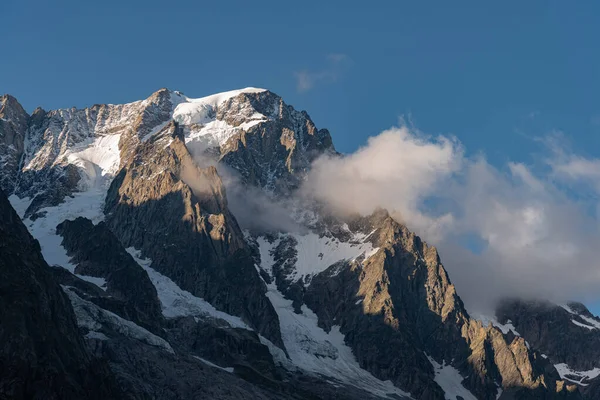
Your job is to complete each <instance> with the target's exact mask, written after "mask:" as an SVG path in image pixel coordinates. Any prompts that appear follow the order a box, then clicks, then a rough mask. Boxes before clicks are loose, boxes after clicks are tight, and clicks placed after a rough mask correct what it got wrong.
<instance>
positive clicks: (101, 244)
mask: <svg viewBox="0 0 600 400" xmlns="http://www.w3.org/2000/svg"><path fill="white" fill-rule="evenodd" d="M56 231H57V234H59V235H61V236H62V237H63V241H62V246H63V247H64V248H65V249H66V250H67V254H68V255H69V256H70V257H71V262H72V263H73V264H74V265H76V267H75V273H76V274H81V275H88V276H93V277H98V278H104V279H105V280H106V295H105V296H96V297H93V298H94V299H95V300H93V301H94V302H95V303H96V304H98V305H100V306H101V307H103V308H105V309H108V310H111V311H113V312H114V313H116V314H118V315H120V316H121V317H123V318H126V319H129V320H131V321H133V322H135V323H137V324H138V325H141V326H144V327H146V328H149V329H154V330H156V329H157V328H158V327H159V326H161V323H162V311H161V306H160V302H159V300H158V296H157V293H156V288H155V287H154V285H153V284H152V282H151V281H150V278H149V277H148V274H147V273H146V271H144V270H143V269H142V267H140V266H139V265H138V263H137V262H136V261H135V260H134V259H133V257H132V256H131V255H130V254H129V253H128V252H127V251H126V250H125V249H124V248H123V246H122V245H121V243H120V242H119V240H118V239H117V238H116V237H115V235H114V234H113V233H112V232H111V231H110V230H109V229H108V227H107V226H106V224H105V223H104V222H100V223H99V224H98V225H94V224H93V223H92V221H90V220H89V219H86V218H82V217H79V218H76V219H75V220H73V221H69V220H67V221H64V222H62V223H61V224H59V225H58V226H57V228H56Z"/></svg>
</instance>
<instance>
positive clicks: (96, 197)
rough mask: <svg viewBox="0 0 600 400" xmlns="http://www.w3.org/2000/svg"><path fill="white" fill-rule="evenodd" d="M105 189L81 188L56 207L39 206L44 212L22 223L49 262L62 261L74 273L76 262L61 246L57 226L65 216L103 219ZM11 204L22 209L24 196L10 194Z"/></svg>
mask: <svg viewBox="0 0 600 400" xmlns="http://www.w3.org/2000/svg"><path fill="white" fill-rule="evenodd" d="M105 195H106V193H105V191H104V190H103V189H100V188H94V189H92V190H89V191H87V192H78V193H75V194H73V197H69V196H67V197H66V198H65V201H64V202H63V203H61V204H59V205H57V206H55V207H46V208H42V209H41V210H39V212H38V214H40V215H42V216H41V217H39V218H37V219H36V220H35V221H31V220H30V219H29V218H27V219H25V220H23V223H24V224H25V226H26V227H27V229H28V230H29V233H31V235H32V236H33V237H34V238H35V239H37V240H38V241H39V242H40V247H41V249H42V255H43V256H44V259H45V260H46V262H47V263H48V264H49V265H59V266H61V267H63V268H65V269H67V270H69V271H70V272H71V273H75V265H73V264H71V261H70V257H69V256H67V251H66V250H65V249H64V248H63V247H62V245H61V243H62V237H60V236H59V235H57V234H56V226H57V225H58V224H60V223H61V222H63V221H64V220H67V219H69V220H73V219H75V218H77V217H85V218H89V219H90V220H92V222H93V223H94V224H97V223H98V222H100V221H102V220H103V219H104V214H103V212H102V208H103V205H104V197H105ZM11 198H12V201H11V204H13V206H15V204H16V207H15V208H17V207H18V208H20V209H22V207H23V202H24V200H25V199H19V198H18V197H17V196H11Z"/></svg>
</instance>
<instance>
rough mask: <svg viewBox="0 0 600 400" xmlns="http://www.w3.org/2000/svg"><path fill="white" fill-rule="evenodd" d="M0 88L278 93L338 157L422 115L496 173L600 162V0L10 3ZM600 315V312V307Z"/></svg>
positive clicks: (92, 95) (85, 94) (66, 97)
mask: <svg viewBox="0 0 600 400" xmlns="http://www.w3.org/2000/svg"><path fill="white" fill-rule="evenodd" d="M0 12H1V13H2V15H1V17H2V18H1V21H2V52H1V53H0V54H2V59H1V60H0V77H1V78H0V93H10V94H12V95H14V96H16V97H17V98H18V99H19V100H20V101H21V103H22V104H23V105H24V106H25V107H26V109H27V110H29V111H32V110H33V109H34V108H35V107H36V106H42V107H43V108H45V109H54V108H62V107H71V106H77V107H85V106H89V105H91V104H94V103H121V102H128V101H133V100H138V99H142V98H145V97H147V96H148V95H149V94H151V93H152V92H154V91H155V90H157V89H159V88H161V87H169V88H171V89H177V90H181V91H183V92H184V93H185V94H187V95H188V96H190V97H201V96H203V95H207V94H211V93H215V92H219V91H225V90H230V89H235V88H241V87H246V86H256V87H264V88H267V89H270V90H272V91H274V92H276V93H278V94H279V95H281V96H282V97H283V98H284V99H285V100H286V102H287V103H289V104H292V105H294V106H295V107H296V108H299V109H305V110H307V111H308V112H309V114H310V115H311V116H312V118H313V120H314V121H315V123H316V124H317V126H318V127H320V128H324V127H326V128H329V129H330V131H331V132H332V135H333V137H334V141H335V143H336V146H337V148H338V150H340V151H343V152H351V151H354V150H355V149H356V148H357V147H358V146H360V145H361V144H364V143H365V140H366V138H367V137H369V136H373V135H376V134H377V133H379V132H380V131H382V130H383V129H386V128H389V127H391V126H392V125H395V124H397V123H398V119H399V117H400V116H405V117H406V118H410V119H411V120H412V121H413V123H414V124H415V125H416V126H417V127H418V128H419V129H421V130H423V131H425V132H427V133H431V134H438V133H439V134H452V135H456V136H457V137H458V138H459V139H460V140H461V142H462V143H463V144H464V145H465V146H466V148H467V149H468V151H469V153H471V154H475V153H477V152H479V151H481V152H484V153H485V154H487V156H488V159H489V160H490V162H491V163H492V164H494V165H497V166H499V167H501V166H502V165H506V162H507V161H524V162H528V160H530V159H531V158H532V154H533V153H535V152H536V151H538V148H539V143H538V142H536V141H535V140H533V138H535V137H538V136H540V135H544V134H547V133H549V132H552V131H562V132H565V134H566V135H568V136H569V137H570V139H571V141H572V143H573V146H574V148H575V150H576V151H577V152H578V153H579V154H581V155H583V156H586V157H600V102H599V96H600V51H599V50H600V45H599V42H598V38H600V24H599V23H598V19H599V17H600V3H598V2H595V1H525V2H523V1H503V2H481V1H463V2H448V1H440V2H417V1H399V0H394V1H377V2H364V1H301V2H298V1H297V2H288V1H281V0H279V1H251V2H248V1H242V0H232V1H198V0H194V1H191V0H185V1H164V0H163V1H156V0H145V1H123V0H121V1H115V0H105V1H81V0H78V1H74V0H62V1H61V0H57V1H49V0H5V1H3V2H2V7H1V11H0ZM599 310H600V308H599Z"/></svg>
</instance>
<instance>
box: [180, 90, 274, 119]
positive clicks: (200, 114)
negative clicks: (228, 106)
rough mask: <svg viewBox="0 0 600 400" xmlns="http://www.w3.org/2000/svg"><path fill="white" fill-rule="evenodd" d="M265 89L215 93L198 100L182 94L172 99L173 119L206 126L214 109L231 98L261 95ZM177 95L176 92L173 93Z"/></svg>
mask: <svg viewBox="0 0 600 400" xmlns="http://www.w3.org/2000/svg"><path fill="white" fill-rule="evenodd" d="M265 91H266V89H257V88H252V87H248V88H245V89H239V90H230V91H228V92H223V93H217V94H213V95H210V96H206V97H201V98H198V99H192V98H189V97H186V96H184V95H182V94H179V95H177V97H176V98H175V99H173V97H172V100H171V101H172V103H173V106H174V107H175V108H174V111H173V119H174V120H175V121H177V122H179V123H180V124H183V125H192V124H206V123H208V122H210V121H211V120H212V118H211V116H212V115H213V114H214V111H215V109H216V107H218V106H219V105H220V104H222V103H224V102H225V101H227V100H229V99H231V98H232V97H236V96H239V95H240V94H242V93H261V92H265ZM175 93H178V92H175Z"/></svg>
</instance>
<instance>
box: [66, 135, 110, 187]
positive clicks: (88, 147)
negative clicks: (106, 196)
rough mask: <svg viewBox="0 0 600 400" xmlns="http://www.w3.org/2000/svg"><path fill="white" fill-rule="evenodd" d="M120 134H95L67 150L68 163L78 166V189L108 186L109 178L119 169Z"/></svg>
mask: <svg viewBox="0 0 600 400" xmlns="http://www.w3.org/2000/svg"><path fill="white" fill-rule="evenodd" d="M120 139H121V135H120V134H117V135H106V136H96V137H95V138H93V139H90V140H87V141H85V142H83V143H82V144H78V145H77V148H76V149H73V150H68V151H67V152H66V153H65V157H66V159H67V161H68V162H69V164H73V165H76V166H77V167H79V168H80V173H81V174H82V176H81V178H82V179H81V181H80V182H79V189H80V190H87V189H89V188H94V187H106V188H107V187H108V185H109V184H110V178H112V177H114V175H115V174H116V173H117V171H118V170H119V164H120V162H121V155H120V152H119V140H120ZM77 149H79V151H76V150H77Z"/></svg>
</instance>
